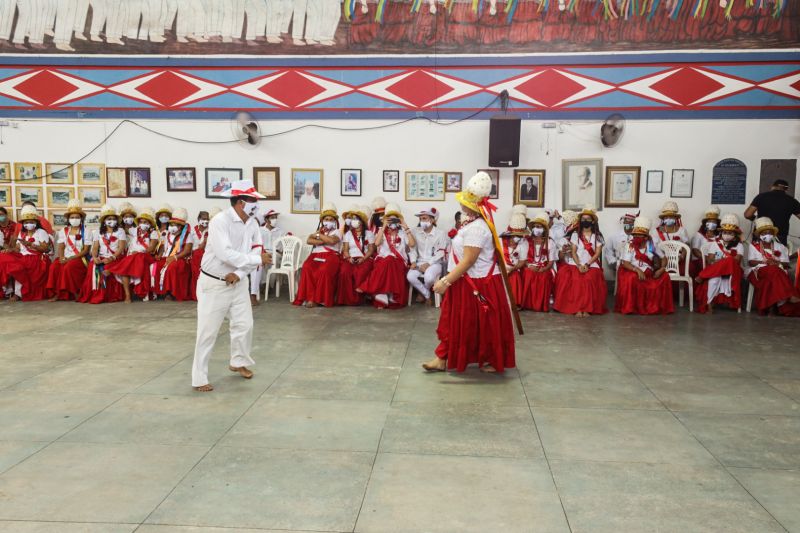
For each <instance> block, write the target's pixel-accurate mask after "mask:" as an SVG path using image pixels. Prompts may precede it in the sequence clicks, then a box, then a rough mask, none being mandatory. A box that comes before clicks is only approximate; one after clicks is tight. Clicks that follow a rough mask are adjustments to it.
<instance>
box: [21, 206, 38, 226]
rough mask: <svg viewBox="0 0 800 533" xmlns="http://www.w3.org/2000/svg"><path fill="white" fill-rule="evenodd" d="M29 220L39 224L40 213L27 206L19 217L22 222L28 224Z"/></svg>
mask: <svg viewBox="0 0 800 533" xmlns="http://www.w3.org/2000/svg"><path fill="white" fill-rule="evenodd" d="M28 220H35V221H37V222H38V220H39V213H38V212H37V211H36V208H35V207H33V206H32V205H25V206H23V207H22V211H21V212H20V215H19V221H20V222H26V221H28Z"/></svg>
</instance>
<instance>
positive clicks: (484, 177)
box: [456, 172, 492, 213]
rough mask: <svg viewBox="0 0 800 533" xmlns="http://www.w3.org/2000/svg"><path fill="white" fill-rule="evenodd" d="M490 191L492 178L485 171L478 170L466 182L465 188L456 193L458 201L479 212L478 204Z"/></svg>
mask: <svg viewBox="0 0 800 533" xmlns="http://www.w3.org/2000/svg"><path fill="white" fill-rule="evenodd" d="M491 192H492V178H490V177H489V174H487V173H486V172H478V173H477V174H475V175H474V176H472V177H471V178H470V179H469V181H468V182H467V187H466V189H464V190H462V191H461V192H459V193H456V200H458V203H460V204H461V205H463V206H464V207H466V208H467V209H471V210H473V211H475V212H478V213H479V212H480V210H481V209H480V206H479V205H478V204H480V203H481V202H482V201H483V200H484V199H485V198H486V197H487V196H489V193H491Z"/></svg>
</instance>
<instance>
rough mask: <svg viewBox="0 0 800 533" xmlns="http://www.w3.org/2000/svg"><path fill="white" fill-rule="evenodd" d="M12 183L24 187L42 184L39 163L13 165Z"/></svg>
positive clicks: (40, 165)
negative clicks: (20, 184) (24, 185)
mask: <svg viewBox="0 0 800 533" xmlns="http://www.w3.org/2000/svg"><path fill="white" fill-rule="evenodd" d="M14 181H16V182H17V183H24V184H26V185H41V184H42V164H41V163H14Z"/></svg>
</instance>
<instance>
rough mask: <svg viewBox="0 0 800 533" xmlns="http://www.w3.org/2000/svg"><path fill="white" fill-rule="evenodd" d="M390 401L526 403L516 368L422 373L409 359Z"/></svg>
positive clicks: (471, 368) (472, 368)
mask: <svg viewBox="0 0 800 533" xmlns="http://www.w3.org/2000/svg"><path fill="white" fill-rule="evenodd" d="M427 360H430V357H428V358H427ZM420 362H421V361H420ZM394 401H396V402H424V403H491V404H516V405H526V404H527V399H526V398H525V392H524V391H523V389H522V383H521V382H520V380H519V373H518V371H517V370H514V369H511V370H506V372H505V373H504V374H485V373H483V372H480V371H479V370H478V369H477V368H474V367H470V368H468V369H467V371H465V372H462V373H459V372H425V371H424V370H423V369H422V367H421V366H418V365H417V364H414V362H413V361H412V362H411V363H409V362H408V361H407V362H406V365H405V366H404V367H403V371H402V372H401V373H400V381H399V382H398V384H397V392H396V393H395V395H394Z"/></svg>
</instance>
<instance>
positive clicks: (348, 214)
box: [342, 204, 358, 219]
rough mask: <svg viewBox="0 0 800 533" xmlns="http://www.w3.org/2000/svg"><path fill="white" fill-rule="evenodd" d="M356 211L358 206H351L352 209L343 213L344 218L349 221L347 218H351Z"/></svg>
mask: <svg viewBox="0 0 800 533" xmlns="http://www.w3.org/2000/svg"><path fill="white" fill-rule="evenodd" d="M356 209H358V205H357V204H350V207H349V208H348V209H347V211H342V218H343V219H347V217H349V216H351V215H352V214H353V212H354V211H355V210H356Z"/></svg>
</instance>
